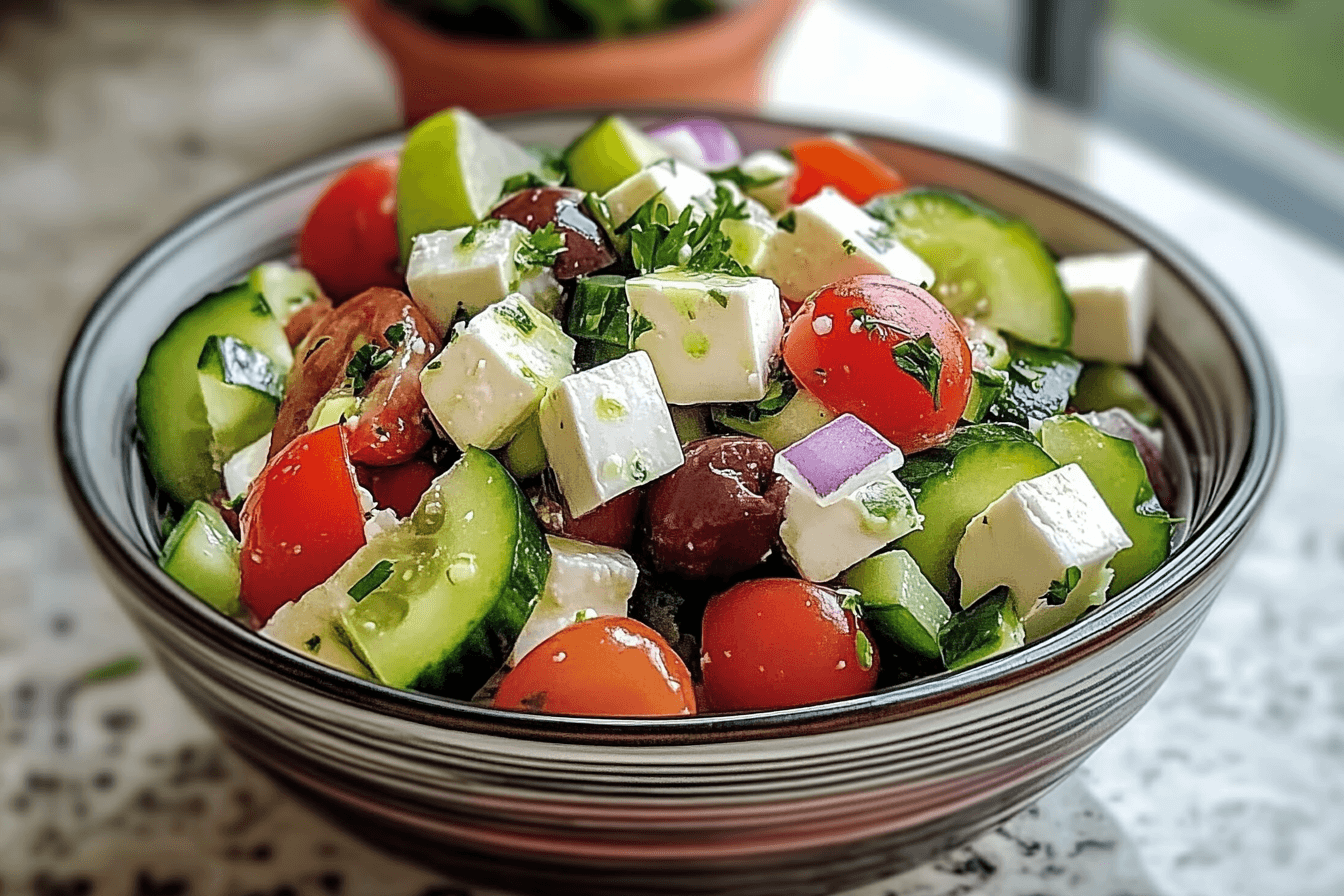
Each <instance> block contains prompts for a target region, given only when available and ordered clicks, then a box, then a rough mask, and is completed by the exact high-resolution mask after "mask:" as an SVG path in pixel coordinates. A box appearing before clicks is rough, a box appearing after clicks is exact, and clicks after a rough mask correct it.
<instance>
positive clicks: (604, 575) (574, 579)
mask: <svg viewBox="0 0 1344 896" xmlns="http://www.w3.org/2000/svg"><path fill="white" fill-rule="evenodd" d="M546 543H547V544H548V545H550V548H551V569H550V572H548V573H547V574H546V588H545V590H544V591H543V592H542V594H541V597H540V598H538V599H537V603H536V606H534V607H533V608H532V615H531V616H529V617H527V622H526V623H525V624H524V625H523V630H522V631H521V632H519V633H518V640H517V641H515V642H514V645H513V656H512V659H511V662H513V663H517V662H518V661H519V660H521V659H522V658H523V657H525V656H527V654H528V652H529V651H531V650H532V649H533V648H534V647H536V646H537V645H538V644H540V643H541V642H542V641H545V640H546V639H547V638H549V637H550V636H551V635H553V634H555V633H556V632H558V631H560V630H561V629H563V628H566V627H567V626H570V625H573V624H574V622H575V620H576V619H577V618H578V616H579V614H581V613H586V614H587V615H589V616H624V615H626V608H627V606H628V604H629V602H630V595H632V594H634V593H635V583H636V582H637V581H638V580H639V567H638V566H636V565H635V561H634V559H632V558H631V556H630V555H629V554H627V553H626V552H625V551H622V550H619V549H617V548H609V547H606V546H605V545H600V544H589V543H588V542H586V541H575V540H574V539H572V538H560V537H557V536H555V535H547V536H546Z"/></svg>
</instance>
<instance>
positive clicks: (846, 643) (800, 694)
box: [700, 579, 879, 712]
mask: <svg viewBox="0 0 1344 896" xmlns="http://www.w3.org/2000/svg"><path fill="white" fill-rule="evenodd" d="M864 645H866V646H864ZM878 666H879V664H878V656H877V650H876V647H874V646H873V640H872V635H871V633H869V631H868V629H867V626H865V625H864V623H863V621H862V620H861V619H858V618H856V617H855V616H854V614H853V613H852V612H850V611H849V610H846V609H844V608H843V607H842V606H841V604H840V596H839V595H838V594H836V593H835V592H834V591H832V590H830V589H829V588H823V587H822V586H820V585H814V584H813V583H811V582H804V581H802V580H801V579H753V580H750V581H746V582H742V583H740V584H738V585H734V586H733V587H732V588H729V589H728V590H727V591H725V592H723V593H722V594H718V595H715V596H714V597H712V598H710V601H709V604H708V605H707V606H706V607H705V617H704V634H703V635H702V637H701V641H700V674H701V676H702V677H703V679H704V695H705V702H706V703H708V704H709V707H710V708H711V709H712V710H714V711H715V712H730V711H736V710H748V709H785V708H788V707H791V706H804V705H806V704H808V703H820V702H822V701H823V700H838V699H840V698H842V697H853V696H855V695H857V694H864V693H867V692H868V691H870V690H872V689H873V686H874V685H876V684H877V673H878Z"/></svg>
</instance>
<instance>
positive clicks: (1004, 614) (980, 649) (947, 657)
mask: <svg viewBox="0 0 1344 896" xmlns="http://www.w3.org/2000/svg"><path fill="white" fill-rule="evenodd" d="M1025 643H1026V630H1025V629H1024V628H1023V626H1022V621H1021V620H1020V619H1018V616H1017V607H1016V604H1015V603H1014V601H1013V596H1012V595H1011V594H1009V593H1008V591H1007V589H1001V590H1000V591H999V593H998V594H994V593H991V594H989V595H987V596H985V597H983V598H981V599H980V600H978V601H976V602H975V603H974V604H972V605H971V606H969V607H967V608H966V609H964V610H962V611H961V612H959V613H955V614H953V616H952V618H950V619H948V620H947V622H946V623H944V625H943V627H942V628H941V629H940V630H939V632H938V647H939V650H940V651H941V653H942V658H943V664H944V665H945V666H947V668H948V669H950V670H953V671H955V670H957V669H965V668H966V667H967V666H974V665H975V664H976V663H982V662H984V661H985V660H987V659H989V658H990V657H994V656H998V655H999V654H1001V653H1007V652H1009V651H1011V650H1016V649H1017V648H1019V647H1021V646H1022V645H1023V644H1025Z"/></svg>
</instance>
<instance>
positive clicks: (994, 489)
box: [896, 423, 1057, 597]
mask: <svg viewBox="0 0 1344 896" xmlns="http://www.w3.org/2000/svg"><path fill="white" fill-rule="evenodd" d="M1056 467H1057V464H1056V463H1055V462H1054V461H1053V460H1051V459H1050V455H1048V454H1046V453H1045V451H1044V450H1043V449H1042V448H1041V446H1040V445H1039V444H1037V443H1036V440H1035V439H1033V438H1032V436H1031V433H1030V432H1028V431H1027V430H1026V429H1023V428H1022V427H1020V426H1013V425H1009V424H991V423H981V424H979V425H976V426H967V427H965V428H963V429H960V430H958V431H957V432H956V434H955V435H953V437H952V439H951V441H949V442H948V443H947V444H946V445H943V446H942V447H939V448H933V449H930V450H929V451H925V452H922V453H920V454H918V455H916V456H914V457H912V458H910V459H909V460H908V461H907V462H906V464H905V466H904V467H902V468H901V469H900V470H897V471H896V475H897V477H898V478H899V479H900V480H901V481H902V482H904V483H905V484H906V486H907V487H909V488H910V490H911V491H912V492H914V493H915V509H916V510H918V511H919V512H920V513H921V514H923V516H924V528H923V529H919V530H917V531H915V532H911V533H910V534H909V535H906V536H905V537H903V538H902V539H901V540H900V541H899V542H897V545H898V546H899V547H900V548H902V549H904V550H906V551H909V552H910V556H911V557H913V558H914V559H915V562H916V563H918V564H919V568H920V570H921V571H922V572H923V573H924V575H925V577H926V578H927V579H928V580H929V584H931V585H933V587H934V588H937V589H938V591H939V592H940V593H941V594H942V595H943V596H944V597H950V596H954V595H955V594H956V590H957V589H956V588H955V587H954V586H955V572H954V570H953V568H952V561H953V559H954V557H955V555H956V552H957V545H958V544H959V543H960V542H961V536H962V534H963V533H964V532H965V531H966V525H967V524H968V523H969V522H970V521H971V517H973V516H975V515H976V514H977V513H980V512H981V511H983V510H984V509H985V508H986V507H988V506H989V505H990V504H993V503H994V502H995V501H997V500H998V499H999V498H1002V497H1003V496H1004V494H1005V493H1006V492H1007V491H1008V489H1010V488H1012V487H1013V486H1014V485H1016V484H1017V483H1019V482H1023V481H1025V480H1027V479H1034V478H1035V477H1037V476H1041V475H1043V474H1045V473H1049V472H1050V471H1051V470H1053V469H1055V468H1056Z"/></svg>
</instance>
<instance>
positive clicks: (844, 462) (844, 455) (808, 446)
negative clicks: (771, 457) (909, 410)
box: [775, 414, 905, 506]
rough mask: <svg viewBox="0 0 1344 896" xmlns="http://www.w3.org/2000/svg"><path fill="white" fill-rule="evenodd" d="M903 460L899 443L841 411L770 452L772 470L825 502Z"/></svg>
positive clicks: (842, 494)
mask: <svg viewBox="0 0 1344 896" xmlns="http://www.w3.org/2000/svg"><path fill="white" fill-rule="evenodd" d="M904 463H905V457H904V455H902V454H901V449H899V448H897V447H896V446H895V445H893V444H892V443H891V442H889V441H887V439H886V437H885V436H883V435H882V434H881V433H880V432H878V431H877V430H875V429H873V428H872V427H871V426H869V425H868V424H867V423H864V422H863V421H862V420H860V419H859V418H858V417H855V416H854V415H853V414H842V415H841V416H839V417H836V418H835V419H834V420H831V421H830V422H828V423H827V424H826V425H825V426H822V427H820V428H818V429H816V430H815V431H813V432H811V433H808V434H807V435H806V436H804V437H803V438H801V439H799V440H798V441H797V442H794V443H793V444H792V445H790V446H789V447H787V448H785V449H784V450H783V451H780V452H779V453H778V454H776V455H775V472H776V473H777V474H779V475H780V476H783V477H784V478H785V479H786V480H788V482H789V485H790V487H791V488H792V489H794V490H802V491H806V492H808V493H809V494H810V495H811V496H812V498H813V500H815V501H816V503H818V504H820V505H822V506H826V505H829V504H834V503H835V502H837V501H839V500H841V499H843V498H846V497H848V496H849V495H851V494H853V493H854V492H855V491H857V490H858V489H859V488H861V487H863V486H864V485H866V484H868V483H870V482H873V481H874V480H876V479H878V478H879V477H881V476H883V475H885V474H887V473H894V472H895V471H896V470H899V469H900V468H901V466H902V465H903V464H904Z"/></svg>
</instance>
